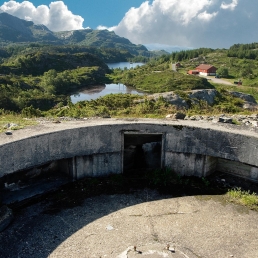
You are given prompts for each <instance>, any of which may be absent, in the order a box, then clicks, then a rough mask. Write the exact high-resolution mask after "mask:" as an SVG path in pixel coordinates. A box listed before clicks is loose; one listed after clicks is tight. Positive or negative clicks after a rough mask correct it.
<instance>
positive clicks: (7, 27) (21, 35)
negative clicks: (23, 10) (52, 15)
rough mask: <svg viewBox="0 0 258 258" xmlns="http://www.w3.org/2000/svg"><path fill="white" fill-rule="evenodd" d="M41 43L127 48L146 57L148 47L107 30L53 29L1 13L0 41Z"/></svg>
mask: <svg viewBox="0 0 258 258" xmlns="http://www.w3.org/2000/svg"><path fill="white" fill-rule="evenodd" d="M33 42H34V43H43V44H54V45H80V46H95V47H100V48H116V49H120V50H126V51H128V52H129V53H131V54H133V55H144V56H148V55H149V52H148V49H147V48H146V47H145V46H143V45H135V44H133V43H131V42H130V41H129V40H128V39H126V38H123V37H119V36H118V35H116V34H115V33H114V32H112V31H108V30H92V29H85V30H74V31H64V32H52V31H50V30H49V29H48V28H47V27H46V26H44V25H35V24H34V23H33V22H32V21H25V20H22V19H19V18H17V17H14V16H12V15H10V14H7V13H0V44H1V45H9V44H21V43H25V44H26V43H33Z"/></svg>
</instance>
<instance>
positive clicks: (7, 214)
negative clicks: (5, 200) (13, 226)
mask: <svg viewBox="0 0 258 258" xmlns="http://www.w3.org/2000/svg"><path fill="white" fill-rule="evenodd" d="M12 220H13V212H12V210H11V209H9V208H8V207H7V206H2V207H1V208H0V232H2V231H3V230H4V229H5V228H6V227H7V226H8V225H9V224H10V223H11V222H12Z"/></svg>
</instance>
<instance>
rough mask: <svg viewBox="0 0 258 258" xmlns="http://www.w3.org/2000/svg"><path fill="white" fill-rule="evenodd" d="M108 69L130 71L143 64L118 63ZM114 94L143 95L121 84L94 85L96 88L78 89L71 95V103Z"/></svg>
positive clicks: (109, 65) (110, 65) (111, 64)
mask: <svg viewBox="0 0 258 258" xmlns="http://www.w3.org/2000/svg"><path fill="white" fill-rule="evenodd" d="M107 65H108V67H109V68H110V69H115V68H121V69H124V68H127V69H132V68H135V67H137V66H142V65H144V64H143V63H130V62H120V63H110V64H107ZM111 93H112V94H116V93H123V94H126V93H130V94H138V95H144V94H146V93H144V92H143V91H138V90H136V89H135V88H133V87H128V86H126V85H124V84H122V83H118V84H115V83H112V84H104V85H96V86H87V87H85V88H82V89H80V91H79V92H78V93H74V94H73V95H71V96H70V97H71V101H72V103H73V104H75V103H77V102H79V101H84V100H92V99H97V98H99V97H103V96H105V95H107V94H111Z"/></svg>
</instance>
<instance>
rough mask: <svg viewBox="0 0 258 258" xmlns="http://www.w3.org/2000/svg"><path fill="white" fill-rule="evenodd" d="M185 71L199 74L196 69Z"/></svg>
mask: <svg viewBox="0 0 258 258" xmlns="http://www.w3.org/2000/svg"><path fill="white" fill-rule="evenodd" d="M187 73H188V74H194V75H196V74H199V71H197V70H189V71H188V72H187Z"/></svg>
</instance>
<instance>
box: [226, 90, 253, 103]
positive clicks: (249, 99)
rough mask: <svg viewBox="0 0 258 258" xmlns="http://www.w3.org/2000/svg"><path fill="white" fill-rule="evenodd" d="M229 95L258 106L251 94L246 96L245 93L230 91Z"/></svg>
mask: <svg viewBox="0 0 258 258" xmlns="http://www.w3.org/2000/svg"><path fill="white" fill-rule="evenodd" d="M229 94H230V95H231V96H233V97H236V98H240V99H242V100H244V101H246V102H250V103H253V104H257V102H256V100H255V98H254V97H253V96H252V95H250V94H245V93H242V92H237V91H229Z"/></svg>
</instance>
